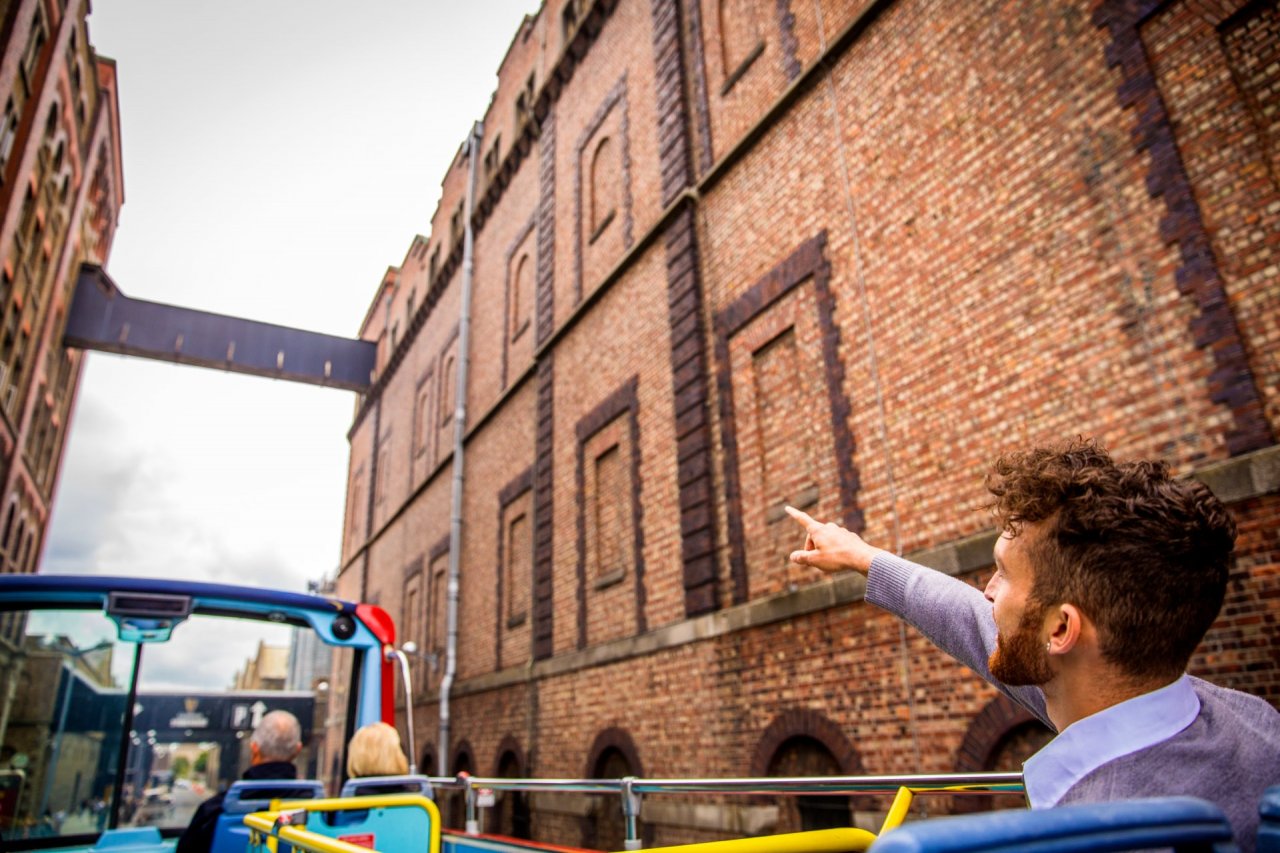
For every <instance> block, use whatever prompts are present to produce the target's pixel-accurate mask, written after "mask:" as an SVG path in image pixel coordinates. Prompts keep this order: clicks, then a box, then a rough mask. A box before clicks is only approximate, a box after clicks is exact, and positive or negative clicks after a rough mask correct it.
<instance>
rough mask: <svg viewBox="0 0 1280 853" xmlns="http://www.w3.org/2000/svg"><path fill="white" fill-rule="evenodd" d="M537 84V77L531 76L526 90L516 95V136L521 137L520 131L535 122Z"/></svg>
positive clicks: (525, 87)
mask: <svg viewBox="0 0 1280 853" xmlns="http://www.w3.org/2000/svg"><path fill="white" fill-rule="evenodd" d="M535 83H536V79H535V76H534V75H533V74H530V75H529V79H528V80H526V81H525V84H524V89H523V90H522V91H521V92H520V94H519V95H516V135H517V136H519V135H520V129H521V128H523V127H524V126H525V125H526V124H528V123H529V122H530V121H532V120H533V104H534V85H535Z"/></svg>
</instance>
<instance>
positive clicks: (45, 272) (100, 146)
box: [0, 0, 124, 572]
mask: <svg viewBox="0 0 1280 853" xmlns="http://www.w3.org/2000/svg"><path fill="white" fill-rule="evenodd" d="M88 14H89V3H88V0H71V2H63V1H62V0H59V2H53V0H15V2H7V3H4V4H3V6H2V7H0V16H2V20H3V31H2V32H0V44H2V45H3V48H2V50H3V55H2V56H0V98H3V99H4V117H3V124H2V125H0V265H2V266H0V311H3V320H2V321H0V322H3V330H2V331H0V478H2V479H3V491H0V500H2V501H3V504H0V513H2V515H0V519H2V521H0V552H2V554H3V559H2V560H0V571H4V572H32V571H34V570H35V566H36V565H37V563H38V561H39V555H40V552H41V549H42V546H43V544H44V534H45V531H46V529H47V527H48V523H49V511H50V507H51V506H52V502H53V495H54V491H55V489H56V487H57V482H58V469H59V465H60V463H61V459H62V453H63V448H64V446H65V441H66V435H67V426H68V421H69V420H70V417H71V409H72V404H73V402H74V400H75V392H76V384H77V382H78V380H79V376H80V368H81V363H82V361H83V359H84V353H83V352H80V351H77V350H71V349H68V348H66V347H64V346H63V345H62V333H63V329H64V327H65V325H66V316H67V310H68V308H69V307H70V303H71V297H72V295H73V293H74V290H75V282H76V275H77V272H78V270H79V267H80V264H81V263H84V262H89V263H94V264H99V265H101V264H105V263H106V261H107V256H108V254H109V253H110V250H111V241H112V238H113V236H114V234H115V228H116V223H117V221H118V218H119V212H120V206H121V204H123V203H124V181H123V174H122V172H121V159H120V117H119V108H118V103H117V100H116V68H115V63H114V62H113V61H112V60H109V59H104V58H102V57H99V56H98V55H97V54H96V53H95V52H94V50H93V46H92V44H90V41H89V31H88V26H87V23H86V20H85V17H86V15H88Z"/></svg>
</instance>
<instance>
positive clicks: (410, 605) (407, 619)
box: [401, 577, 422, 692]
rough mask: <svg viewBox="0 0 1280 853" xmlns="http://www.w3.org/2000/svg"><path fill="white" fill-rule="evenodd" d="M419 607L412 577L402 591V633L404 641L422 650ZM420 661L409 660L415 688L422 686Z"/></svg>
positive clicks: (415, 580)
mask: <svg viewBox="0 0 1280 853" xmlns="http://www.w3.org/2000/svg"><path fill="white" fill-rule="evenodd" d="M420 607H421V604H420V602H419V601H418V578H417V577H414V578H411V579H409V580H408V581H406V582H405V589H404V614H403V615H402V616H401V625H402V629H403V631H404V639H405V640H412V641H413V642H415V643H418V647H419V648H422V644H421V641H420V640H419V639H418V630H419V629H418V621H419V619H421V618H422V614H421V613H419V608H420ZM420 664H421V660H419V659H418V658H416V657H411V658H409V672H410V673H411V674H412V675H413V682H414V687H415V692H416V688H417V686H418V685H421V684H422V678H421V676H420V675H419V672H418V670H419V669H420Z"/></svg>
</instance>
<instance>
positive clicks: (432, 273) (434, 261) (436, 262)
mask: <svg viewBox="0 0 1280 853" xmlns="http://www.w3.org/2000/svg"><path fill="white" fill-rule="evenodd" d="M438 272H440V247H439V246H436V250H435V251H434V252H432V253H431V265H430V268H429V270H428V272H427V281H428V282H430V283H434V282H435V280H436V274H437V273H438Z"/></svg>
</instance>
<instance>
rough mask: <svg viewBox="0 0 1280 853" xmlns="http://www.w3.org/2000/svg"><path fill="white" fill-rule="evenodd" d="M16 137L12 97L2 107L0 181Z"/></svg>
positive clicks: (15, 120)
mask: <svg viewBox="0 0 1280 853" xmlns="http://www.w3.org/2000/svg"><path fill="white" fill-rule="evenodd" d="M17 137H18V114H17V110H16V109H14V105H13V98H10V99H9V100H8V102H7V103H6V104H5V107H4V124H3V125H0V181H3V180H4V174H3V170H4V167H5V164H7V163H8V162H9V155H10V154H11V153H13V142H14V140H15V139H17Z"/></svg>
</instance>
